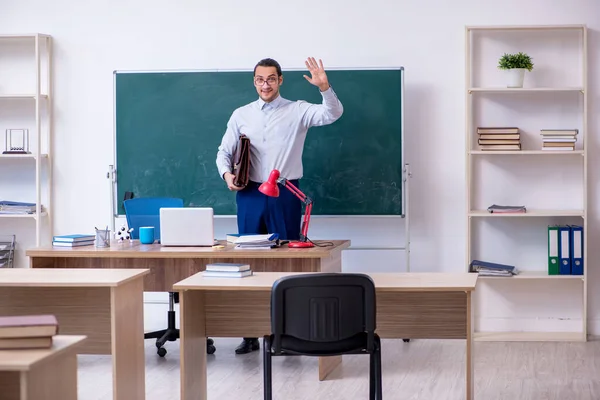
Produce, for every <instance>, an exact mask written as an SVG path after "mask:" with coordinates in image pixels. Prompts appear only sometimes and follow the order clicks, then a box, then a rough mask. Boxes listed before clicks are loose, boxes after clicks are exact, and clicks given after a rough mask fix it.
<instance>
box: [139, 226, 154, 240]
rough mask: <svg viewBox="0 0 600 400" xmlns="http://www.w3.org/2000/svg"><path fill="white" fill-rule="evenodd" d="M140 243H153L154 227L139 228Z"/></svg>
mask: <svg viewBox="0 0 600 400" xmlns="http://www.w3.org/2000/svg"><path fill="white" fill-rule="evenodd" d="M140 243H142V244H152V243H154V227H153V226H142V227H140Z"/></svg>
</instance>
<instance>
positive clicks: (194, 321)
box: [173, 272, 477, 400]
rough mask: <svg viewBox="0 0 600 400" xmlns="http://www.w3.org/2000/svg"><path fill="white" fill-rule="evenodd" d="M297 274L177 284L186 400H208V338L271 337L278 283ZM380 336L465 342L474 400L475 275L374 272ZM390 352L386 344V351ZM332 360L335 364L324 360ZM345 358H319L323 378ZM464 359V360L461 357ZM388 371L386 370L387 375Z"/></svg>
mask: <svg viewBox="0 0 600 400" xmlns="http://www.w3.org/2000/svg"><path fill="white" fill-rule="evenodd" d="M292 274H294V273H269V272H263V273H256V274H255V275H253V276H250V277H246V278H239V279H236V278H204V277H203V276H202V274H201V273H199V274H195V275H193V276H191V277H189V278H187V279H185V280H183V281H181V282H178V283H177V284H175V285H174V287H173V288H174V290H176V291H179V292H180V299H179V300H180V307H181V308H180V310H181V313H180V324H179V325H180V330H181V331H180V332H181V344H180V354H181V399H182V400H192V399H206V398H207V382H206V339H205V338H206V337H208V336H211V337H227V336H232V337H240V336H246V337H262V336H264V335H267V334H270V333H271V326H270V301H271V299H270V296H271V288H272V286H273V283H274V282H275V280H277V279H278V278H280V277H282V276H286V275H292ZM369 275H370V276H371V277H372V278H373V280H374V282H375V286H376V293H377V333H378V334H379V336H380V337H381V338H384V339H385V338H395V339H402V338H414V339H419V338H422V339H466V399H467V400H472V399H473V322H472V318H473V312H472V308H471V292H472V291H474V290H475V285H476V283H477V275H476V274H469V273H456V274H449V273H373V274H369ZM383 350H384V351H385V347H384V349H383ZM327 359H329V360H330V361H329V362H321V361H322V360H327ZM340 362H341V357H325V358H320V359H319V370H320V371H319V377H320V378H321V379H322V378H324V376H326V375H327V373H329V372H330V371H331V370H333V369H334V368H335V367H336V366H337V365H338V364H339V363H340ZM461 362H462V360H461ZM384 372H385V371H384Z"/></svg>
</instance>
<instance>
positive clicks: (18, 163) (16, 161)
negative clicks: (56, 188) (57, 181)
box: [0, 33, 54, 246]
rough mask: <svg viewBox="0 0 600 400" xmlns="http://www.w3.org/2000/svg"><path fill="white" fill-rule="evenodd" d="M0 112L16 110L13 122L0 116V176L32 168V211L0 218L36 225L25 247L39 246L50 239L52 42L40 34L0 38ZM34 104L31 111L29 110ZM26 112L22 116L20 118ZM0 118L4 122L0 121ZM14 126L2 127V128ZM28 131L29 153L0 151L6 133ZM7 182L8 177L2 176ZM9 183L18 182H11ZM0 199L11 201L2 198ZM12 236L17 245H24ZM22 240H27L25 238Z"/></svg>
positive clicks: (14, 222)
mask: <svg viewBox="0 0 600 400" xmlns="http://www.w3.org/2000/svg"><path fill="white" fill-rule="evenodd" d="M0 56H1V58H0V61H2V63H0V107H2V108H3V109H5V110H6V109H10V110H13V111H14V110H18V112H15V114H19V116H18V117H16V118H17V119H12V117H13V115H12V113H11V112H5V113H4V114H1V115H0V128H1V131H0V133H1V134H2V145H1V146H2V150H1V151H0V171H3V170H4V171H8V170H10V169H12V170H13V171H15V170H24V171H26V173H28V174H29V173H30V172H31V169H34V173H33V174H34V180H35V182H34V185H35V194H34V197H35V198H34V199H32V200H33V201H30V200H19V201H25V202H35V203H36V211H35V213H33V214H15V215H11V214H0V224H2V221H5V222H8V221H10V222H12V223H13V225H15V224H20V223H19V221H23V222H24V221H26V220H31V219H33V220H34V221H35V228H34V229H35V232H34V233H33V232H32V235H33V234H34V235H35V241H33V240H26V241H25V242H27V243H28V244H31V245H34V244H35V245H36V246H40V245H41V244H42V243H44V241H46V242H49V241H50V240H51V238H52V235H53V232H52V226H53V221H52V152H51V149H52V137H53V123H54V121H53V108H52V86H53V85H52V81H53V75H52V37H51V36H50V35H46V34H41V33H31V34H0ZM32 105H33V107H32ZM23 110H26V113H27V115H26V116H24V115H23V114H25V112H24V111H23ZM3 119H4V121H3ZM17 123H18V124H19V125H17V126H7V124H17ZM24 127H28V128H27V129H28V131H29V146H30V149H29V150H30V153H29V154H2V152H3V151H4V150H5V148H4V142H5V137H4V135H5V132H6V129H9V128H24ZM3 179H6V181H7V182H9V183H11V181H10V177H4V178H3ZM12 183H14V184H17V183H21V182H15V180H13V182H12ZM7 192H8V196H11V195H13V194H14V193H15V191H14V190H12V191H11V190H10V189H8V190H7V191H6V192H5V191H2V193H0V196H3V197H4V196H7ZM0 200H12V199H11V198H1V199H0ZM22 239H23V238H22V237H17V242H23V240H22ZM27 239H31V236H29V235H27Z"/></svg>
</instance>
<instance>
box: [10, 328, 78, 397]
mask: <svg viewBox="0 0 600 400" xmlns="http://www.w3.org/2000/svg"><path fill="white" fill-rule="evenodd" d="M84 340H85V336H64V335H56V336H54V338H53V339H52V342H53V343H52V347H51V348H48V349H23V350H0V394H1V398H2V399H3V400H47V399H60V400H77V352H76V350H77V349H76V348H77V347H78V346H79V345H80V343H81V342H82V341H84Z"/></svg>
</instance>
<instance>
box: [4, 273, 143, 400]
mask: <svg viewBox="0 0 600 400" xmlns="http://www.w3.org/2000/svg"><path fill="white" fill-rule="evenodd" d="M148 273H149V271H148V270H145V269H128V270H114V269H77V268H76V269H57V270H54V269H52V270H51V269H31V268H0V315H21V314H54V315H56V318H57V319H58V324H59V333H60V334H61V335H65V334H67V335H85V336H87V339H86V340H85V342H84V343H82V344H81V346H78V348H77V352H78V353H79V354H111V355H112V367H113V368H112V370H113V371H112V372H113V398H114V399H115V400H136V399H140V400H141V399H144V398H145V388H146V386H145V363H144V297H143V280H142V279H143V277H144V276H146V275H147V274H148Z"/></svg>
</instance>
